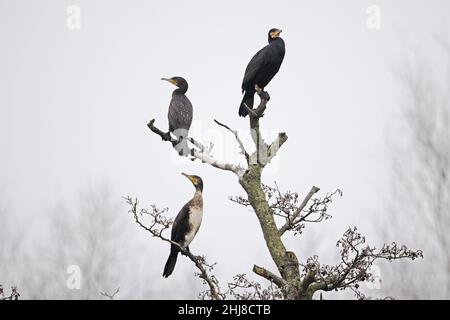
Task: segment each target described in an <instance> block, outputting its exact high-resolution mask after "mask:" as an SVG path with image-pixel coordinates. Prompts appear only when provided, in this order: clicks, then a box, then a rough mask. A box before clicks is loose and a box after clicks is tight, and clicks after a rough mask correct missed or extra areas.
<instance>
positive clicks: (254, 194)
mask: <svg viewBox="0 0 450 320" xmlns="http://www.w3.org/2000/svg"><path fill="white" fill-rule="evenodd" d="M261 173H262V166H261V165H260V164H252V165H250V166H249V168H248V170H247V171H246V172H245V173H244V175H243V176H242V177H241V179H240V180H239V182H240V184H241V186H242V187H243V188H244V190H245V191H246V193H247V196H248V200H249V202H250V204H251V206H252V208H253V210H254V211H255V213H256V216H257V217H258V220H259V223H260V225H261V229H262V232H263V235H264V239H265V242H266V245H267V248H268V249H269V252H270V255H271V256H272V259H273V261H274V262H275V264H276V266H277V268H278V271H279V272H280V275H281V277H282V278H283V280H285V281H286V286H285V287H284V288H282V290H283V294H284V297H285V299H288V300H296V299H300V298H301V296H300V292H299V290H300V271H299V263H298V260H297V257H296V256H295V254H294V253H293V252H290V251H286V248H285V246H284V244H283V242H282V241H281V237H280V235H279V232H278V228H277V225H276V223H275V219H274V217H273V212H272V210H271V209H270V207H269V204H268V202H267V199H266V195H265V193H264V191H263V189H262V185H261Z"/></svg>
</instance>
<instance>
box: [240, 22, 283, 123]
mask: <svg viewBox="0 0 450 320" xmlns="http://www.w3.org/2000/svg"><path fill="white" fill-rule="evenodd" d="M280 33H281V30H280V29H275V28H274V29H270V30H269V33H268V39H269V44H268V45H266V46H265V47H264V48H262V49H261V50H259V51H258V52H257V53H256V54H255V55H254V56H253V58H252V59H251V60H250V62H249V63H248V65H247V68H246V69H245V74H244V80H243V81H242V92H243V93H244V97H243V99H242V102H241V104H240V106H239V115H240V116H241V117H245V116H246V115H247V114H248V110H247V108H246V107H245V106H244V103H245V104H246V105H247V107H249V108H253V98H254V95H255V85H257V86H258V87H259V88H260V89H261V90H264V87H265V86H266V85H267V84H268V83H269V82H270V80H272V78H273V77H274V76H275V75H276V74H277V72H278V70H280V66H281V63H282V62H283V59H284V54H285V46H284V41H283V39H282V38H280Z"/></svg>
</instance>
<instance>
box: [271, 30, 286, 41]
mask: <svg viewBox="0 0 450 320" xmlns="http://www.w3.org/2000/svg"><path fill="white" fill-rule="evenodd" d="M281 31H283V30H281V29H277V30H276V31H273V32H272V33H271V34H270V36H271V37H272V39H275V38H278V37H279V36H280V33H281Z"/></svg>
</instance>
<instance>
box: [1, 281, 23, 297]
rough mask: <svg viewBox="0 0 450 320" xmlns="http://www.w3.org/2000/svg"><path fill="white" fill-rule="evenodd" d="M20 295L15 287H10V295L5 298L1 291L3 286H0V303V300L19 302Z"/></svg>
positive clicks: (3, 292)
mask: <svg viewBox="0 0 450 320" xmlns="http://www.w3.org/2000/svg"><path fill="white" fill-rule="evenodd" d="M19 297H20V294H19V292H18V291H17V287H15V286H12V287H11V293H10V295H9V296H5V291H4V290H3V285H1V284H0V301H1V300H19Z"/></svg>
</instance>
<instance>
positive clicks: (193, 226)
mask: <svg viewBox="0 0 450 320" xmlns="http://www.w3.org/2000/svg"><path fill="white" fill-rule="evenodd" d="M182 175H184V176H186V177H187V178H188V179H189V180H191V182H192V184H193V185H194V187H195V193H194V197H193V198H192V199H191V200H190V201H189V202H188V203H186V204H185V205H184V206H183V208H181V210H180V212H179V213H178V215H177V217H176V218H175V221H174V222H173V225H172V234H171V240H172V241H174V242H176V243H178V244H180V246H181V247H183V248H185V249H186V250H187V251H189V244H190V243H191V241H192V240H193V239H194V237H195V235H196V234H197V231H198V229H199V228H200V224H201V223H202V218H203V196H202V191H203V180H202V178H200V177H199V176H191V175H188V174H186V173H182ZM179 252H180V249H179V248H178V247H177V246H176V245H173V244H171V246H170V255H169V258H168V259H167V262H166V265H165V266H164V272H163V277H166V278H167V277H168V276H170V275H171V274H172V272H173V269H174V268H175V264H176V262H177V257H178V253H179Z"/></svg>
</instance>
